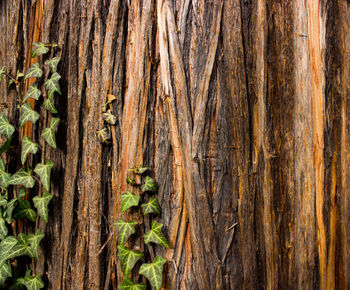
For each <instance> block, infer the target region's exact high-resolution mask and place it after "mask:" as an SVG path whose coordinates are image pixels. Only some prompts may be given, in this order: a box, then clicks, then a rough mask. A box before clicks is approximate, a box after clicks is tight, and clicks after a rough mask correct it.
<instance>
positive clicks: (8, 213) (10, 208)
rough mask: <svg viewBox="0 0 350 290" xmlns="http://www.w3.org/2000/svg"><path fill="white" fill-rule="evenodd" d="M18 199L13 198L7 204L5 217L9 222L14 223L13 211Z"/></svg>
mask: <svg viewBox="0 0 350 290" xmlns="http://www.w3.org/2000/svg"><path fill="white" fill-rule="evenodd" d="M17 200H18V198H13V199H11V200H10V201H9V202H8V203H7V205H6V211H5V215H4V218H5V220H6V222H7V223H8V224H10V223H12V212H13V210H14V208H15V204H16V202H17Z"/></svg>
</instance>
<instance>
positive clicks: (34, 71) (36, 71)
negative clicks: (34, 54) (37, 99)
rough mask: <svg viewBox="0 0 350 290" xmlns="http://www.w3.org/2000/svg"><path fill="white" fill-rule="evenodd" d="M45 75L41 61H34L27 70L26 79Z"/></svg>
mask: <svg viewBox="0 0 350 290" xmlns="http://www.w3.org/2000/svg"><path fill="white" fill-rule="evenodd" d="M42 75H43V71H42V70H41V68H40V65H39V63H34V64H33V65H32V66H31V67H30V68H29V69H28V71H27V73H26V75H25V77H24V79H25V80H26V79H29V78H40V77H41V76H42Z"/></svg>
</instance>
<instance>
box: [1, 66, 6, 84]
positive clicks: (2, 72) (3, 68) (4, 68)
mask: <svg viewBox="0 0 350 290" xmlns="http://www.w3.org/2000/svg"><path fill="white" fill-rule="evenodd" d="M5 73H6V67H5V66H2V67H1V68H0V82H1V81H2V76H3V75H4V74H5Z"/></svg>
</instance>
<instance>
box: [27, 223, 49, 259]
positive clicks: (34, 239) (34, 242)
mask: <svg viewBox="0 0 350 290" xmlns="http://www.w3.org/2000/svg"><path fill="white" fill-rule="evenodd" d="M44 236H45V235H44V234H43V233H41V232H40V231H39V230H38V229H36V232H35V234H34V235H33V234H28V236H27V239H28V242H29V244H30V247H31V248H32V252H33V256H34V257H35V258H37V259H39V254H38V247H39V244H40V241H41V240H42V239H43V238H44Z"/></svg>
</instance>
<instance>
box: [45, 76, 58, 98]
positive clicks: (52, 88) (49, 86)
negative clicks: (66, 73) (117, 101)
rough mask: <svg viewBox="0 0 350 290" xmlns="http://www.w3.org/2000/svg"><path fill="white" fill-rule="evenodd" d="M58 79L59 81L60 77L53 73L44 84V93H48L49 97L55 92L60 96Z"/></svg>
mask: <svg viewBox="0 0 350 290" xmlns="http://www.w3.org/2000/svg"><path fill="white" fill-rule="evenodd" d="M60 79H61V76H60V75H59V74H58V73H57V72H54V73H53V74H52V75H51V78H49V79H48V80H47V81H46V82H45V83H44V87H45V89H46V91H47V92H48V96H49V97H51V96H53V94H54V93H55V92H57V93H58V94H60V95H61V94H62V93H61V89H60V83H59V80H60Z"/></svg>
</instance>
